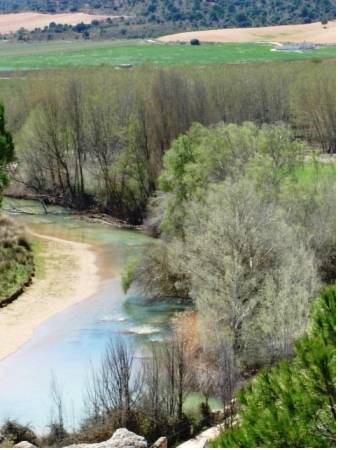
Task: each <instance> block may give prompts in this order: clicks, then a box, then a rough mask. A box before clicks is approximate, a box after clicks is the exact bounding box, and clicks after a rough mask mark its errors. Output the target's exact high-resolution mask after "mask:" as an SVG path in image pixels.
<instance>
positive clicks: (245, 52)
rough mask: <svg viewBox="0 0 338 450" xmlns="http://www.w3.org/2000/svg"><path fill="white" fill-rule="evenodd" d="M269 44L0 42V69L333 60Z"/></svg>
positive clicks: (324, 52)
mask: <svg viewBox="0 0 338 450" xmlns="http://www.w3.org/2000/svg"><path fill="white" fill-rule="evenodd" d="M273 48H274V47H273V46H272V45H269V44H233V43H231V44H203V45H201V46H191V45H189V44H186V45H183V44H148V43H144V42H137V41H119V42H107V41H104V42H102V41H101V42H92V41H79V42H77V41H73V42H66V41H62V42H48V43H33V44H30V43H11V42H2V43H0V70H2V71H6V70H7V71H8V70H24V69H47V68H58V67H75V66H76V67H79V66H86V65H102V64H103V65H112V66H114V65H120V64H133V65H134V64H135V65H139V64H148V63H150V64H170V65H175V64H191V65H200V66H203V65H208V64H227V63H232V64H234V63H249V62H250V63H252V62H265V61H287V60H304V59H305V60H306V59H310V60H311V59H315V60H317V59H318V60H320V59H325V58H334V57H335V55H336V50H335V47H323V48H319V49H315V50H307V51H305V52H292V51H290V52H289V51H272V49H273Z"/></svg>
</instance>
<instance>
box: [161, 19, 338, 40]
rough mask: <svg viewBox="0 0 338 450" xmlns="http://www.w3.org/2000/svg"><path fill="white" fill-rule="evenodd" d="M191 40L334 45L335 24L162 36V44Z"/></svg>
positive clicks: (191, 32)
mask: <svg viewBox="0 0 338 450" xmlns="http://www.w3.org/2000/svg"><path fill="white" fill-rule="evenodd" d="M192 38H197V39H200V41H202V42H302V41H307V42H313V43H316V44H335V43H336V22H335V21H331V22H329V23H328V24H326V25H322V24H321V23H320V22H315V23H309V24H302V25H276V26H271V27H260V28H227V29H219V30H205V31H189V32H186V33H177V34H172V35H168V36H163V37H161V38H160V39H159V40H160V41H162V42H176V41H180V42H188V41H190V39H192Z"/></svg>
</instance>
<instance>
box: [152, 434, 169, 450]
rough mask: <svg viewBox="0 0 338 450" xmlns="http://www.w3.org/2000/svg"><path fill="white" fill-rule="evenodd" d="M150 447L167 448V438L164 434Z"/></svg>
mask: <svg viewBox="0 0 338 450" xmlns="http://www.w3.org/2000/svg"><path fill="white" fill-rule="evenodd" d="M151 448H168V439H167V438H166V437H165V436H162V437H160V438H158V439H157V441H155V442H154V443H153V445H152V446H151Z"/></svg>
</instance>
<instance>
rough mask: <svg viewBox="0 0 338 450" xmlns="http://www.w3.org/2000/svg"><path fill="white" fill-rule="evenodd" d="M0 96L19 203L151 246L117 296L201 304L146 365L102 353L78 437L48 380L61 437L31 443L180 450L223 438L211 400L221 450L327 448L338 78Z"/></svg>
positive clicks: (259, 74)
mask: <svg viewBox="0 0 338 450" xmlns="http://www.w3.org/2000/svg"><path fill="white" fill-rule="evenodd" d="M0 87H1V99H2V101H3V102H4V104H5V106H6V111H7V118H8V127H9V129H10V130H11V132H12V133H13V136H14V141H15V143H16V151H17V158H18V162H19V163H18V164H15V165H10V166H9V167H8V164H7V168H8V169H9V171H10V174H11V177H12V181H13V184H12V186H11V191H9V193H11V194H18V193H19V194H22V193H23V194H27V193H30V194H31V195H34V196H36V197H39V196H41V195H42V196H43V198H44V199H45V200H47V201H51V202H58V203H61V204H64V205H67V206H70V207H73V208H77V209H83V210H88V209H92V210H94V211H103V212H106V213H108V214H111V215H113V216H117V217H119V218H121V219H123V220H126V221H128V222H129V223H132V224H140V223H143V224H144V227H145V228H146V229H147V230H148V231H149V232H150V233H151V234H152V235H154V236H156V237H157V239H156V240H155V241H154V244H153V245H150V246H149V247H148V250H147V251H145V252H144V253H143V254H142V256H141V257H140V258H138V259H135V258H133V259H131V260H130V261H129V263H128V264H127V266H126V269H125V271H124V273H123V275H122V281H123V286H124V288H125V289H126V290H128V289H136V290H137V292H139V293H140V294H141V295H142V296H143V297H145V298H146V299H150V300H151V301H160V300H161V299H162V298H166V299H170V298H180V299H182V301H186V303H187V305H189V306H191V305H193V308H192V310H189V311H186V312H185V313H184V314H180V315H178V316H177V318H176V319H175V321H174V323H173V326H172V337H171V339H170V340H169V341H168V342H165V343H163V344H158V345H155V344H154V345H153V346H151V347H150V348H147V349H146V354H145V357H144V358H143V360H142V361H141V362H140V361H139V360H138V359H136V357H135V355H134V352H133V350H132V349H131V348H129V347H128V346H127V345H126V344H125V343H124V342H123V341H120V342H118V343H117V344H116V343H115V344H114V343H113V342H110V343H108V345H107V349H106V353H105V355H104V356H103V359H102V364H101V367H100V368H99V370H97V371H93V373H92V374H91V376H90V379H89V382H88V389H87V392H86V395H85V404H86V417H85V419H84V420H83V424H82V426H81V427H80V429H79V430H78V431H77V432H74V433H70V432H68V431H67V430H66V429H65V427H64V422H63V402H62V395H61V393H60V391H59V389H58V387H57V383H56V382H55V383H53V386H52V395H51V398H52V399H53V405H54V414H53V420H52V422H51V425H50V433H49V435H48V436H46V437H44V438H43V439H42V438H41V437H40V438H37V437H36V436H31V439H34V442H36V443H38V444H39V445H41V444H44V445H49V446H56V445H67V444H70V443H74V442H80V441H82V442H83V441H84V442H98V441H100V440H105V439H107V438H109V437H110V436H111V434H112V430H113V429H116V428H119V427H121V426H123V427H128V428H129V429H130V430H132V431H135V432H136V433H138V434H141V435H144V436H146V438H147V440H148V441H149V442H152V441H154V440H155V439H156V438H157V437H159V436H160V435H167V436H168V437H169V443H170V445H175V444H176V443H177V442H179V441H181V440H183V439H185V438H188V437H189V436H190V435H191V433H192V432H193V433H196V432H197V431H198V430H200V429H203V428H204V427H207V426H209V425H210V424H211V423H212V418H213V416H212V414H211V411H210V405H209V400H210V398H211V397H217V398H218V399H219V401H220V403H221V406H222V410H223V413H224V416H225V431H224V434H223V435H222V436H221V437H220V439H219V440H218V441H216V442H215V444H214V445H216V446H218V445H219V446H223V445H229V446H233V445H235V446H245V445H249V446H269V445H275V446H278V445H285V446H288V445H290V446H297V447H302V446H306V445H311V446H334V445H335V435H334V429H335V401H334V390H335V386H334V378H335V367H334V357H335V345H334V339H333V338H334V334H335V322H334V321H333V316H334V305H335V295H334V290H333V288H331V289H330V290H326V291H321V289H323V288H324V287H325V286H326V285H328V284H331V283H334V279H335V233H334V230H335V167H334V165H333V164H332V163H322V162H321V160H320V159H319V158H318V157H317V155H318V154H319V153H320V152H322V153H323V152H326V153H331V152H334V150H335V102H334V90H335V69H334V66H332V65H327V64H324V63H321V64H317V63H314V62H308V63H300V62H297V63H295V62H294V63H283V64H275V63H269V64H257V65H248V66H246V67H245V70H243V66H223V67H222V66H214V67H206V68H203V69H201V70H200V71H198V72H197V73H196V71H195V70H192V69H190V68H172V69H168V68H164V69H161V70H159V69H155V68H153V67H142V68H138V69H135V70H132V71H128V72H121V71H116V70H114V69H112V68H96V69H90V70H88V71H87V72H84V71H82V70H80V69H79V70H75V71H72V73H71V74H70V73H69V72H68V71H58V72H48V73H45V72H43V71H41V72H39V73H38V75H36V74H35V76H34V77H33V76H31V75H29V74H28V75H27V76H26V77H25V78H24V79H20V78H15V77H13V78H12V79H10V80H2V81H1V82H0ZM320 292H322V294H321V296H320ZM318 296H319V299H318V300H314V299H316V298H318ZM311 310H312V311H313V312H312V314H311V313H310V312H311ZM309 319H310V322H309ZM281 361H282V362H281ZM318 379H319V380H320V382H317V381H315V382H314V380H318ZM241 387H242V388H243V391H242V392H243V393H242V394H241V396H240V398H239V401H238V402H237V403H236V402H233V399H234V397H235V392H236V391H237V389H238V388H241ZM191 392H197V393H199V394H200V395H202V399H203V401H202V403H201V405H200V410H199V413H198V414H196V412H195V413H194V414H191V413H189V411H187V409H186V407H185V401H186V399H187V398H188V396H189V394H190V393H191ZM276 399H278V400H279V401H278V402H276V401H275V400H276ZM279 405H281V406H279ZM283 405H285V408H283ZM236 414H238V417H237V420H238V418H239V423H238V424H237V425H236V424H235V423H236V420H234V419H236V417H235V416H236ZM276 417H278V418H280V420H277V419H276ZM309 418H310V419H311V420H309ZM294 419H297V426H295V425H294V421H295V420H294ZM6 426H7V428H9V429H10V430H11V433H9V432H8V433H7V434H6ZM6 426H5V427H4V429H3V430H2V432H3V434H4V436H5V437H6V438H7V439H8V442H11V443H16V442H18V441H19V440H22V439H21V437H22V433H21V434H20V433H19V431H20V430H21V431H22V427H21V426H19V425H18V424H15V423H13V422H10V423H7V424H6ZM15 430H18V432H17V434H16V432H15ZM21 431H20V432H21ZM24 431H27V430H26V429H25V430H24ZM19 434H20V437H18V436H19Z"/></svg>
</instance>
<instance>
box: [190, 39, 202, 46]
mask: <svg viewBox="0 0 338 450" xmlns="http://www.w3.org/2000/svg"><path fill="white" fill-rule="evenodd" d="M190 45H201V42H200V40H199V39H191V40H190Z"/></svg>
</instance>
